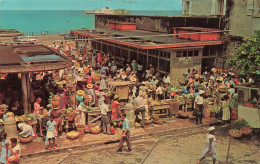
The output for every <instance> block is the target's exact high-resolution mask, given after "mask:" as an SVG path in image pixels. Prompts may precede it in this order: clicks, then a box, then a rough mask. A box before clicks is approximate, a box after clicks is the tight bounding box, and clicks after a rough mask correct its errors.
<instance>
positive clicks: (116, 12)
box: [113, 9, 130, 15]
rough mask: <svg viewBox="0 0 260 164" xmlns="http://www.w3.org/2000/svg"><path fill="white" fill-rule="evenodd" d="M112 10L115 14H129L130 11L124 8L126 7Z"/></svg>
mask: <svg viewBox="0 0 260 164" xmlns="http://www.w3.org/2000/svg"><path fill="white" fill-rule="evenodd" d="M113 12H114V14H116V15H129V14H130V11H129V10H126V9H115V10H114V11H113Z"/></svg>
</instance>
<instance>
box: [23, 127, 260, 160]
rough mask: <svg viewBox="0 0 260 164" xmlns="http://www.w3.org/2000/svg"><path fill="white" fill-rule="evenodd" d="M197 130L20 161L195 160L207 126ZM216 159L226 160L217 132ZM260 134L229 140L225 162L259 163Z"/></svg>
mask: <svg viewBox="0 0 260 164" xmlns="http://www.w3.org/2000/svg"><path fill="white" fill-rule="evenodd" d="M199 129H200V130H197V131H190V132H188V131H185V132H180V133H176V134H173V135H166V136H161V137H156V136H154V137H145V138H142V139H139V140H135V141H133V142H132V145H133V146H132V147H133V151H132V152H126V145H124V149H123V152H121V153H117V152H116V150H117V145H118V143H112V144H106V145H105V144H104V145H101V146H94V145H93V146H90V147H84V148H80V149H68V150H66V151H64V152H51V153H49V154H43V155H39V156H33V157H26V158H23V159H22V160H21V164H23V163H28V164H37V163H52V164H58V163H61V164H74V163H75V164H76V163H77V164H78V163H89V164H99V163H105V164H109V163H113V164H114V163H115V164H123V163H128V164H136V163H144V164H153V163H162V164H168V163H169V164H194V163H195V162H196V160H197V159H198V158H200V156H201V152H202V149H203V147H204V144H205V140H206V139H205V138H206V127H205V128H199ZM216 137H217V140H218V141H217V153H218V157H217V163H219V164H222V163H225V160H226V155H227V148H228V142H229V136H228V135H226V134H223V133H222V132H220V129H219V128H218V130H217V133H216ZM259 144H260V141H259V138H258V140H257V138H255V137H253V138H243V139H242V140H236V139H232V140H231V149H230V158H229V163H228V164H240V163H241V164H249V163H260V147H259ZM209 163H212V159H211V158H207V159H205V161H203V162H202V164H209Z"/></svg>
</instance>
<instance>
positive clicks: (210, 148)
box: [197, 127, 217, 164]
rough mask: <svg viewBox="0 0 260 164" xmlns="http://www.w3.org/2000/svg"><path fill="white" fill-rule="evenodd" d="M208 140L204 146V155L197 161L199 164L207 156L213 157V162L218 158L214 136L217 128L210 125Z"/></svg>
mask: <svg viewBox="0 0 260 164" xmlns="http://www.w3.org/2000/svg"><path fill="white" fill-rule="evenodd" d="M207 131H208V133H207V142H206V145H205V147H204V150H203V152H202V157H201V159H199V160H198V161H197V164H200V162H201V161H202V160H203V159H205V158H206V157H212V158H213V164H215V163H216V158H217V152H216V138H215V136H214V133H215V128H214V127H209V128H208V129H207Z"/></svg>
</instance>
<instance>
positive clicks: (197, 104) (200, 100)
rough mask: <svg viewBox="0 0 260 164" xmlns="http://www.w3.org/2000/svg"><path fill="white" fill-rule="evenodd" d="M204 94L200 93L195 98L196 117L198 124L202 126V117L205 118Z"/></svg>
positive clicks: (201, 91)
mask: <svg viewBox="0 0 260 164" xmlns="http://www.w3.org/2000/svg"><path fill="white" fill-rule="evenodd" d="M203 94H204V91H203V90H200V91H199V94H198V95H197V96H196V97H195V109H196V110H197V111H196V112H195V117H196V124H197V125H198V124H199V120H200V123H201V124H202V116H203V97H202V95H203Z"/></svg>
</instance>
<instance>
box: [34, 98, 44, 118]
mask: <svg viewBox="0 0 260 164" xmlns="http://www.w3.org/2000/svg"><path fill="white" fill-rule="evenodd" d="M41 101H42V99H41V98H39V97H38V98H37V99H36V102H35V103H34V111H33V114H35V115H40V112H41V109H43V107H41V105H40V103H41Z"/></svg>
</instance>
